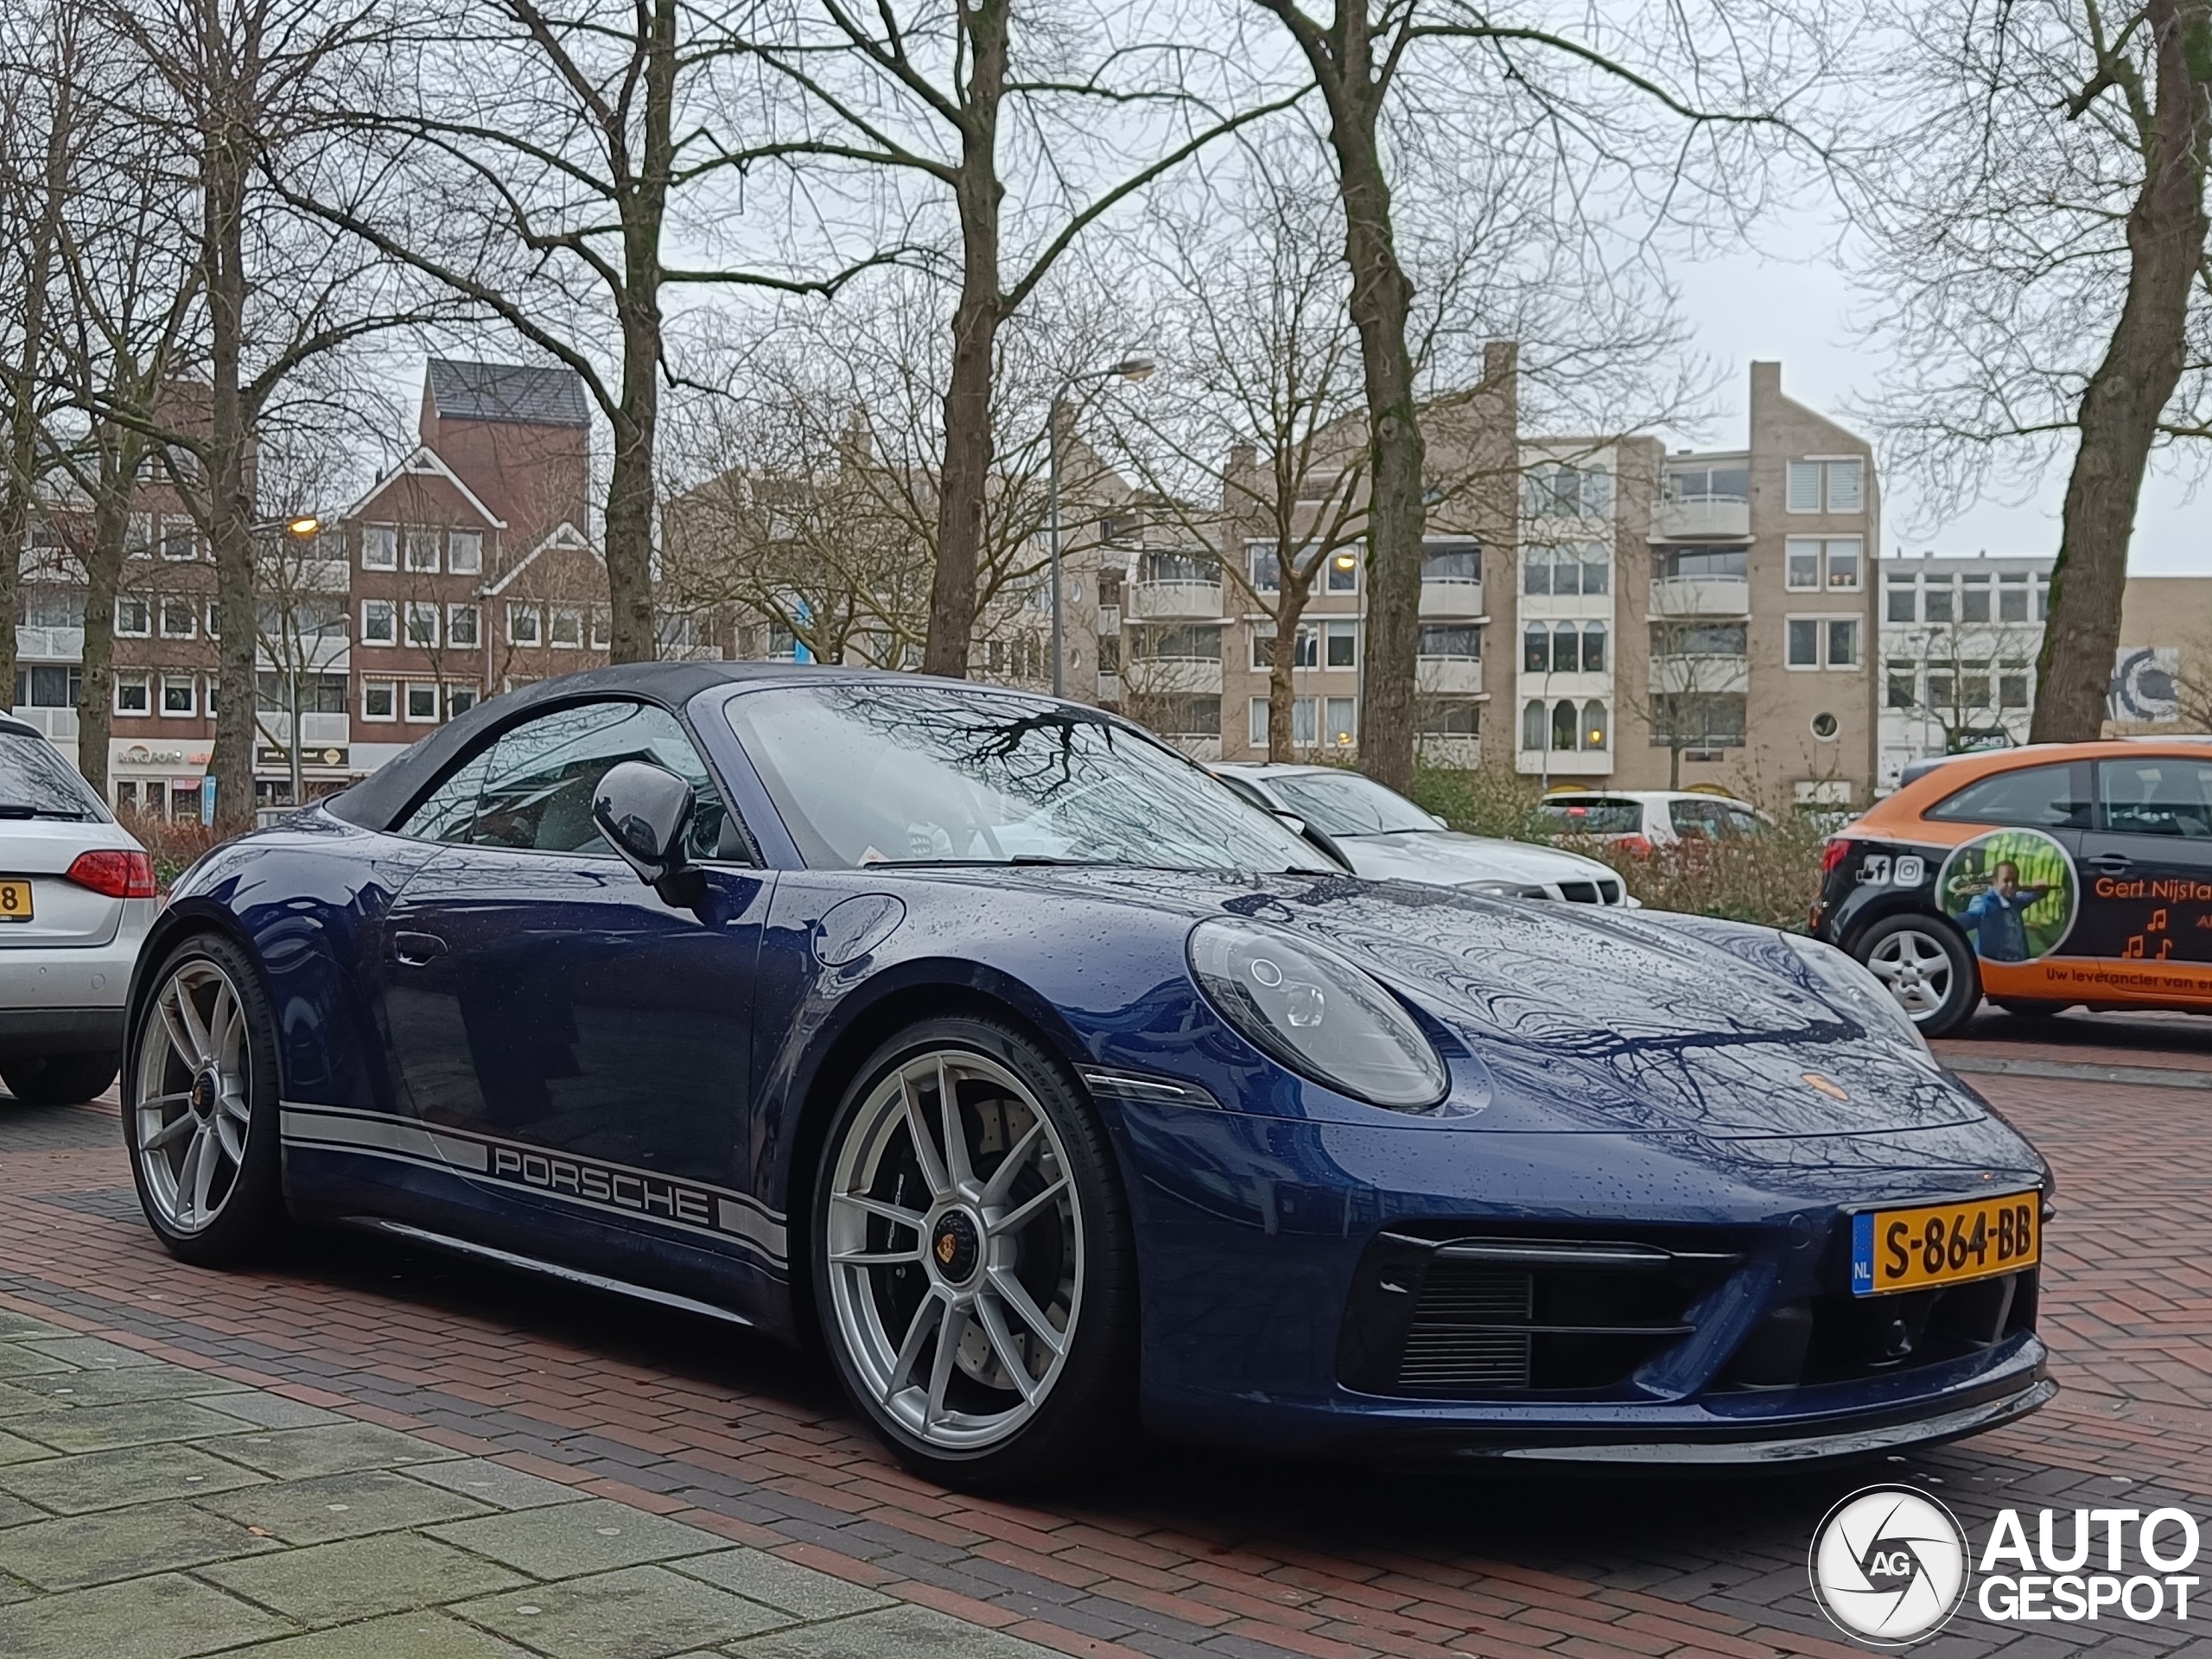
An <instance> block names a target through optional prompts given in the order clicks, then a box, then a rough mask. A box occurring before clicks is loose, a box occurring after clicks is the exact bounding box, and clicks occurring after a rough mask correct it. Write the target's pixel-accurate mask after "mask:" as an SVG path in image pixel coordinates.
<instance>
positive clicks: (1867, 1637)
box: [1807, 1486, 1967, 1648]
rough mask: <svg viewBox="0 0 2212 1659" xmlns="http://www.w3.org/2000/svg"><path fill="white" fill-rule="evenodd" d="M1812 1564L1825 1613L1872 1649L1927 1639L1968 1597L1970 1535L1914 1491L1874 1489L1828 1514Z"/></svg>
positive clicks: (1937, 1505)
mask: <svg viewBox="0 0 2212 1659" xmlns="http://www.w3.org/2000/svg"><path fill="white" fill-rule="evenodd" d="M1807 1566H1808V1568H1809V1570H1810V1572H1811V1574H1812V1580H1813V1598H1814V1599H1815V1600H1816V1601H1818V1602H1819V1603H1820V1604H1821V1611H1822V1612H1824V1613H1826V1614H1827V1616H1828V1618H1829V1620H1830V1621H1831V1622H1832V1623H1833V1624H1834V1625H1835V1626H1836V1627H1837V1628H1838V1629H1839V1630H1842V1631H1843V1633H1844V1634H1845V1635H1846V1636H1848V1637H1853V1638H1854V1639H1855V1640H1857V1641H1860V1642H1864V1643H1866V1644H1867V1645H1868V1646H1870V1647H1877V1648H1904V1647H1910V1646H1911V1644H1912V1643H1915V1642H1919V1641H1923V1640H1924V1639H1925V1638H1927V1637H1931V1636H1933V1635H1935V1634H1936V1631H1937V1630H1942V1628H1943V1626H1944V1625H1945V1624H1948V1622H1949V1620H1950V1618H1951V1615H1952V1614H1954V1613H1955V1612H1957V1611H1958V1610H1959V1604H1960V1603H1961V1602H1962V1601H1964V1600H1965V1599H1966V1593H1967V1538H1966V1534H1965V1533H1964V1532H1963V1531H1961V1529H1960V1527H1959V1523H1958V1522H1956V1521H1955V1520H1954V1519H1953V1518H1952V1516H1951V1512H1950V1510H1947V1509H1945V1508H1944V1507H1943V1506H1942V1504H1941V1503H1937V1502H1936V1500H1935V1499H1934V1498H1932V1497H1929V1496H1928V1495H1927V1494H1926V1493H1925V1492H1919V1491H1914V1490H1913V1489H1912V1488H1910V1487H1909V1486H1869V1487H1867V1488H1866V1490H1865V1491H1857V1492H1853V1494H1852V1495H1851V1496H1850V1497H1847V1498H1845V1499H1844V1500H1843V1502H1842V1503H1839V1504H1837V1505H1836V1506H1835V1507H1834V1509H1832V1510H1829V1511H1828V1512H1827V1518H1826V1519H1824V1520H1823V1521H1822V1522H1821V1524H1820V1526H1819V1528H1818V1529H1816V1530H1815V1532H1814V1534H1813V1548H1812V1551H1811V1554H1810V1556H1809V1558H1808V1562H1807Z"/></svg>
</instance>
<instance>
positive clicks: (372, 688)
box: [361, 680, 399, 720]
mask: <svg viewBox="0 0 2212 1659" xmlns="http://www.w3.org/2000/svg"><path fill="white" fill-rule="evenodd" d="M361 718H362V719H363V720H397V719H398V718H399V687H398V685H397V683H396V682H394V681H391V680H363V681H362V682H361Z"/></svg>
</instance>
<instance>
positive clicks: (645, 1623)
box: [454, 1567, 790, 1659]
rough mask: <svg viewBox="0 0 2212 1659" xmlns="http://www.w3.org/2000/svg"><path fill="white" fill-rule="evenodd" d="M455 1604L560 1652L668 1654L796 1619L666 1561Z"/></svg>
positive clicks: (620, 1657)
mask: <svg viewBox="0 0 2212 1659" xmlns="http://www.w3.org/2000/svg"><path fill="white" fill-rule="evenodd" d="M454 1611H456V1612H458V1613H460V1614H461V1616H462V1617H463V1618H469V1619H472V1620H474V1622H475V1623H477V1624H483V1625H486V1626H488V1627H489V1628H491V1629H493V1630H497V1631H499V1634H500V1635H502V1636H506V1637H512V1638H513V1639H514V1640H516V1641H518V1642H522V1643H528V1644H529V1645H530V1646H531V1648H533V1649H537V1650H538V1651H540V1652H543V1653H549V1654H551V1655H553V1656H554V1659H666V1656H668V1655H670V1654H675V1653H681V1652H683V1650H684V1649H690V1648H698V1647H701V1646H703V1645H705V1644H707V1643H715V1642H727V1641H728V1640H730V1639H731V1638H732V1637H745V1636H752V1635H753V1634H755V1633H757V1632H759V1631H761V1630H772V1629H773V1628H775V1627H776V1626H777V1625H779V1624H788V1623H789V1622H790V1616H789V1615H788V1614H785V1613H781V1612H778V1611H775V1610H773V1609H772V1608H767V1607H763V1606H760V1605H759V1604H758V1603H755V1602H750V1601H747V1600H746V1599H743V1598H742V1597H741V1596H733V1595H731V1594H730V1593H728V1592H727V1591H723V1590H717V1589H715V1587H714V1586H712V1585H706V1584H701V1583H699V1582H698V1581H697V1580H693V1579H686V1578H681V1577H678V1576H677V1574H676V1573H671V1572H670V1571H669V1570H668V1569H667V1568H666V1567H628V1568H626V1569H624V1570H623V1571H621V1572H620V1573H601V1574H598V1575H597V1576H595V1577H593V1578H587V1579H571V1580H569V1581H567V1582H566V1583H563V1584H548V1585H537V1586H531V1588H529V1589H527V1590H516V1591H510V1592H508V1593H506V1594H505V1595H500V1596H489V1597H486V1598H485V1599H481V1600H479V1601H472V1602H466V1603H464V1604H462V1605H460V1606H458V1607H456V1608H455V1609H454Z"/></svg>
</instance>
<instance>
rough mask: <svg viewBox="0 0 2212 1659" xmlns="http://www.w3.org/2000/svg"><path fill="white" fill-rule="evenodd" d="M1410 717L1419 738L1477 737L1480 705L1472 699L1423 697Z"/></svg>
mask: <svg viewBox="0 0 2212 1659" xmlns="http://www.w3.org/2000/svg"><path fill="white" fill-rule="evenodd" d="M1414 717H1415V719H1416V720H1417V721H1419V724H1420V729H1421V735H1422V736H1423V737H1478V736H1480V735H1481V734H1482V704H1480V703H1478V702H1476V701H1475V700H1474V699H1473V698H1472V697H1424V698H1422V699H1421V702H1419V703H1418V704H1417V705H1416V706H1415V709H1414Z"/></svg>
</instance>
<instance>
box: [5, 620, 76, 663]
mask: <svg viewBox="0 0 2212 1659" xmlns="http://www.w3.org/2000/svg"><path fill="white" fill-rule="evenodd" d="M16 656H18V657H21V658H28V659H29V660H31V661H34V662H48V663H81V662H83V661H84V660H85V630H84V629H83V628H82V627H81V626H79V627H73V628H36V627H32V626H29V625H22V626H17V628H16Z"/></svg>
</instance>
